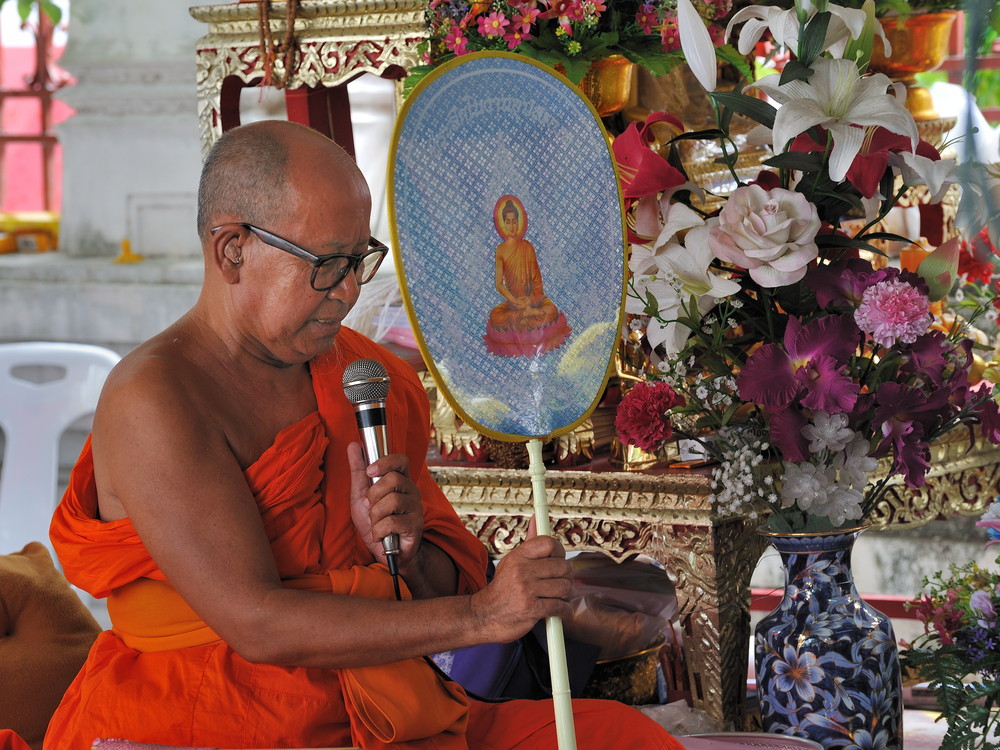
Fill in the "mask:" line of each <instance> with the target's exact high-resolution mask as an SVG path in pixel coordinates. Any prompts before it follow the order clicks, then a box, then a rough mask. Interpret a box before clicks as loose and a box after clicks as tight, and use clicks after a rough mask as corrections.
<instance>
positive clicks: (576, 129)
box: [388, 52, 625, 750]
mask: <svg viewBox="0 0 1000 750" xmlns="http://www.w3.org/2000/svg"><path fill="white" fill-rule="evenodd" d="M388 188H389V218H390V223H391V226H392V235H393V244H394V247H395V250H396V270H397V273H398V275H399V279H400V285H401V287H402V293H403V301H404V304H405V306H406V310H407V313H408V315H409V318H410V322H411V325H412V326H413V329H414V333H415V337H416V340H417V343H418V345H419V347H420V351H421V354H422V355H423V357H424V361H425V363H426V364H427V367H428V368H429V370H430V372H431V374H432V375H433V377H434V380H435V381H436V384H437V387H438V392H439V393H440V394H442V395H443V396H444V398H445V399H447V401H448V403H449V405H450V406H451V407H452V408H453V409H454V410H455V413H456V414H457V415H458V416H459V417H460V418H461V419H463V420H464V421H465V422H466V423H467V424H469V425H470V426H471V427H472V428H473V429H475V430H476V431H477V432H479V433H481V434H483V435H487V436H489V437H492V438H495V439H499V440H506V441H519V442H523V441H525V440H527V445H528V454H529V460H530V464H529V472H530V475H531V484H532V497H533V500H534V510H535V518H536V525H537V529H538V533H539V534H551V533H552V528H551V524H550V521H549V510H548V504H547V501H546V497H545V467H544V464H543V459H542V445H543V443H544V441H545V440H547V439H549V438H552V437H555V436H557V435H560V434H563V433H566V432H569V431H570V430H572V429H573V428H575V427H576V426H578V425H579V424H580V423H581V422H583V421H584V420H585V419H587V417H588V416H589V415H590V413H591V412H592V411H593V409H594V407H595V406H596V405H597V402H598V401H599V400H600V398H601V396H602V394H603V391H604V388H605V386H606V384H607V379H608V375H609V373H610V371H611V367H612V364H613V356H614V351H615V347H616V345H617V342H618V337H619V331H620V327H621V315H622V310H623V299H624V291H625V287H624V284H625V251H624V248H625V234H624V229H625V228H624V220H623V216H624V214H623V211H622V200H621V193H620V190H619V187H618V180H617V178H616V174H615V167H614V161H613V159H612V157H611V153H610V150H609V146H608V138H607V133H606V132H605V130H604V127H603V126H602V124H601V121H600V119H599V118H598V116H597V113H596V111H595V110H594V108H593V106H592V105H591V104H590V102H589V101H588V100H587V99H585V98H584V97H583V96H582V95H581V94H580V93H579V92H578V91H577V90H576V89H575V88H574V87H573V86H572V85H570V84H569V83H568V82H567V81H566V79H565V78H563V77H562V76H559V75H557V74H555V73H554V72H552V71H551V70H550V69H549V68H546V67H544V66H542V65H540V64H538V63H536V62H534V61H533V60H530V59H527V58H525V57H523V56H520V55H514V54H509V53H503V52H489V53H476V54H470V55H465V56H462V57H459V58H456V59H454V60H452V61H450V62H448V63H446V64H444V65H442V66H441V67H439V68H437V69H436V70H434V71H433V72H432V73H430V74H429V75H428V76H427V77H426V78H424V79H423V80H422V81H421V82H420V83H419V84H418V85H417V87H416V88H415V89H414V91H413V92H412V94H411V95H410V96H409V97H408V99H407V100H406V102H405V104H404V106H403V108H402V111H401V112H400V115H399V118H398V120H397V122H396V129H395V133H394V135H393V144H392V151H391V153H390V159H389V174H388ZM546 634H547V637H548V642H549V643H548V645H549V648H548V651H549V666H550V669H551V673H552V692H553V701H554V703H555V712H556V731H557V734H558V738H559V747H560V748H561V750H572V749H573V748H575V747H576V738H575V733H574V730H573V715H572V707H571V704H570V690H569V678H568V674H567V666H566V652H565V645H564V642H563V631H562V623H561V621H560V620H559V619H558V618H549V620H548V621H547V623H546Z"/></svg>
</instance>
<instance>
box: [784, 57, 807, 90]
mask: <svg viewBox="0 0 1000 750" xmlns="http://www.w3.org/2000/svg"><path fill="white" fill-rule="evenodd" d="M812 74H813V69H812V68H809V67H807V66H805V65H803V64H802V63H800V62H799V61H798V60H789V61H788V62H787V63H785V68H784V70H782V71H781V78H780V79H778V85H779V86H784V85H785V84H786V83H788V82H789V81H807V80H809V76H811V75H812Z"/></svg>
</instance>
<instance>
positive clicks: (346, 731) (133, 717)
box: [44, 329, 680, 750]
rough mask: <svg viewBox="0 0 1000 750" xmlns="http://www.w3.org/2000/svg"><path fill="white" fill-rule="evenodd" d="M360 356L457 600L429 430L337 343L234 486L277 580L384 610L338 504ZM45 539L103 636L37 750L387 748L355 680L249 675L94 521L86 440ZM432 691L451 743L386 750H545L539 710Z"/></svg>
mask: <svg viewBox="0 0 1000 750" xmlns="http://www.w3.org/2000/svg"><path fill="white" fill-rule="evenodd" d="M360 357H370V358H374V359H378V360H379V361H381V362H382V363H384V364H385V366H386V369H387V370H388V371H389V374H390V377H391V379H392V387H391V391H390V396H389V398H388V400H387V412H388V424H389V429H390V441H391V442H392V444H393V446H394V448H395V449H396V450H401V449H404V450H405V452H406V453H407V454H408V455H409V457H410V461H411V475H412V476H413V477H415V478H416V480H415V481H416V482H417V485H418V487H419V488H420V491H421V493H422V497H423V502H424V523H425V526H424V536H425V538H426V539H427V540H428V541H430V542H432V543H434V544H435V545H437V546H438V547H440V548H441V549H442V550H444V551H445V552H446V553H447V554H448V555H449V556H450V557H451V559H452V560H453V561H454V562H455V565H456V567H457V569H458V571H459V584H458V589H459V593H466V592H471V591H474V590H476V589H478V588H480V587H481V586H483V585H484V584H485V569H486V555H485V550H484V548H483V546H482V544H481V543H480V542H479V541H478V540H477V539H476V538H475V537H474V536H473V535H472V534H470V533H469V532H468V531H467V530H466V529H465V527H464V526H463V524H462V522H461V521H460V520H459V518H458V517H457V515H456V514H455V512H454V510H453V509H452V508H451V506H450V504H449V503H448V501H447V499H446V498H445V497H444V495H443V493H442V492H441V490H440V489H439V488H438V487H437V486H436V485H435V483H434V480H433V479H432V478H431V476H430V473H429V472H428V471H427V468H426V460H425V458H426V452H427V445H428V439H429V434H428V430H429V415H428V405H427V402H426V396H425V394H424V390H423V388H422V386H421V384H420V381H419V380H418V379H417V377H416V376H415V374H414V373H413V371H412V369H411V368H410V367H409V366H408V365H406V364H405V363H404V362H402V361H401V360H399V359H398V358H396V357H394V356H393V355H391V354H389V353H388V352H387V351H385V350H384V349H382V348H381V347H378V346H377V345H375V344H373V343H372V342H370V341H368V340H367V339H365V338H364V337H362V336H360V335H359V334H357V333H355V332H353V331H350V330H348V329H344V330H343V331H342V332H341V333H340V334H339V335H338V338H337V346H336V348H335V349H334V350H333V351H332V352H331V353H329V354H327V355H324V356H322V357H320V358H318V359H317V360H315V361H314V362H313V363H312V375H313V383H314V390H315V393H316V400H317V404H318V407H319V409H318V411H317V412H316V413H314V414H311V415H309V416H308V417H306V418H305V419H303V420H302V421H300V422H298V423H296V424H294V425H291V426H289V427H287V428H286V429H284V430H282V431H281V432H280V433H279V434H278V435H277V437H276V438H275V441H274V444H273V445H272V446H271V447H270V448H268V450H266V451H265V452H264V454H263V455H261V457H260V458H259V459H258V460H257V461H256V462H255V463H254V464H253V465H252V466H250V467H249V468H248V469H247V470H246V471H245V475H246V479H247V483H248V484H249V486H250V487H251V489H252V491H253V493H254V496H255V498H256V500H257V504H258V507H259V509H260V513H261V519H262V521H263V523H264V526H265V530H266V532H267V534H268V538H269V540H270V543H271V549H272V551H273V553H274V558H275V561H276V563H277V566H278V570H279V573H280V575H281V577H282V580H283V581H285V585H286V586H291V587H297V588H308V589H311V590H326V591H330V590H333V591H337V592H339V593H357V594H361V595H366V596H382V595H387V594H385V593H384V592H382V593H377V592H375V589H377V588H378V587H379V586H382V587H383V588H384V582H385V580H387V576H386V575H385V574H384V572H383V571H384V568H383V567H382V566H380V565H374V564H373V559H372V557H371V554H370V552H369V551H368V549H367V547H365V545H364V543H363V542H362V541H361V539H360V537H359V536H358V534H357V532H356V530H355V528H354V525H353V522H352V521H351V516H350V507H349V501H348V494H349V491H350V483H349V479H348V476H349V472H348V467H347V459H346V447H347V444H348V443H349V442H351V441H352V440H354V439H356V434H357V430H356V427H355V423H354V414H353V408H352V407H351V405H350V404H349V403H348V402H347V399H346V398H345V397H344V394H343V390H342V388H341V376H342V373H343V369H344V367H345V366H346V365H347V364H348V363H350V362H353V361H354V360H355V359H357V358H360ZM404 441H405V445H404ZM51 537H52V540H53V544H54V545H55V547H56V550H57V552H58V554H59V558H60V560H61V562H62V564H63V568H64V571H65V574H66V576H67V578H68V579H69V580H70V581H71V582H73V583H74V584H76V585H77V586H79V587H80V588H82V589H84V590H86V591H89V592H90V593H91V594H93V595H95V596H98V597H104V596H107V597H108V612H109V615H110V616H111V619H112V630H110V631H105V632H104V633H102V634H101V635H100V636H99V637H98V639H97V642H96V643H95V644H94V647H93V648H92V650H91V652H90V655H89V657H88V660H87V662H86V664H85V665H84V667H83V669H82V670H81V671H80V674H79V675H78V676H77V678H76V679H75V680H74V682H73V684H72V685H71V686H70V688H69V690H68V691H67V692H66V695H65V696H64V698H63V701H62V703H61V704H60V706H59V708H58V709H57V711H56V713H55V716H54V717H53V719H52V721H51V723H50V724H49V729H48V732H47V734H46V737H45V744H44V747H45V749H46V750H63V749H65V750H80V749H81V748H88V747H89V746H90V744H91V743H92V742H93V740H94V739H96V738H104V737H114V738H124V739H128V740H133V741H137V742H148V743H159V744H170V745H180V746H189V747H221V748H277V747H338V746H348V745H353V744H360V745H362V746H363V747H364V748H366V750H370V749H373V748H382V747H385V746H386V745H385V744H383V742H382V741H381V740H380V739H378V738H377V737H374V736H372V735H371V734H370V733H366V732H364V731H359V730H358V728H357V726H355V728H354V729H353V731H352V721H351V719H352V713H353V715H354V718H355V719H356V718H357V713H358V710H357V704H356V702H355V701H352V700H350V699H348V700H346V701H345V689H346V690H347V692H348V694H349V695H353V694H354V691H355V689H356V687H357V686H356V685H355V683H354V682H352V680H351V679H350V677H351V676H350V675H347V674H342V673H353V672H354V671H353V670H325V669H314V668H305V667H282V666H276V665H268V664H252V663H250V662H247V661H246V660H244V659H243V658H241V657H240V656H239V655H238V654H236V653H235V652H234V651H233V650H232V649H231V648H230V647H229V646H228V645H227V644H225V643H224V642H223V641H221V640H220V639H219V638H218V637H217V636H216V635H215V634H214V633H213V632H212V631H211V630H210V629H209V628H208V626H207V625H206V624H205V623H204V622H203V621H202V620H201V619H200V618H199V617H198V616H197V614H195V613H194V612H193V611H192V610H191V609H190V608H189V607H187V605H186V603H185V602H184V601H183V600H182V599H181V598H180V596H179V595H178V594H177V593H176V592H175V591H174V589H173V588H172V587H171V586H170V584H169V582H168V581H167V580H166V577H165V576H164V574H163V573H162V572H161V571H160V570H159V568H158V567H157V565H156V562H155V561H154V560H153V559H152V558H151V557H150V555H149V553H148V552H147V551H146V549H145V547H144V545H143V543H142V540H141V539H140V538H139V536H138V535H137V533H136V532H135V529H134V528H133V527H132V524H131V522H130V521H129V520H128V519H122V520H119V521H113V522H109V523H105V522H102V521H100V520H99V519H98V518H97V494H96V488H95V484H94V473H93V456H92V453H91V448H90V442H89V440H88V442H87V444H86V445H85V447H84V449H83V453H82V454H81V456H80V459H79V461H78V462H77V465H76V467H75V468H74V470H73V474H72V477H71V479H70V485H69V487H68V489H67V491H66V494H65V496H64V497H63V499H62V502H61V503H60V505H59V507H58V508H57V510H56V513H55V516H54V517H53V521H52V527H51ZM373 635H374V636H375V637H377V634H373ZM412 661H413V660H409V661H408V662H401V663H400V669H399V670H398V671H395V672H392V668H393V667H394V666H395V665H388V666H387V667H386V668H385V669H387V670H390V671H389V672H388V674H390V675H391V674H395V675H403V674H408V673H409V672H407V671H406V670H408V669H411V668H413V667H414V665H413V663H412ZM365 669H368V668H365ZM372 669H375V668H372ZM361 672H364V670H361ZM423 677H425V675H422V676H421V678H423ZM390 679H391V678H390ZM403 681H405V680H400V681H398V682H403ZM398 682H393V683H392V685H390V686H389V687H391V688H392V690H393V691H398V698H396V699H393V700H392V701H390V702H391V703H393V704H394V705H393V706H391V707H390V708H395V707H396V706H395V704H396V703H398V704H399V705H400V706H401V707H402V708H406V707H407V705H408V703H413V704H416V706H417V708H418V713H419V709H421V708H422V705H423V703H422V702H423V701H424V695H425V694H426V693H425V692H421V691H418V692H417V693H416V694H414V695H409V694H404V693H405V691H404V690H403V686H401V685H399V684H398ZM439 682H440V683H441V685H440V686H437V687H436V690H437V691H438V692H439V693H441V696H439V697H440V701H439V702H438V705H443V706H444V707H445V708H446V709H447V710H449V711H455V705H456V701H457V703H458V704H459V705H460V708H459V709H458V713H457V714H456V716H458V715H459V714H460V716H458V719H457V720H455V721H454V722H452V718H454V717H452V718H449V717H444V721H445V724H448V723H452V731H451V732H450V733H448V734H447V735H445V734H442V735H437V736H435V737H432V738H430V739H424V740H415V741H413V742H404V743H400V744H398V745H391V746H392V747H404V748H411V747H412V748H449V750H450V749H451V748H463V749H464V748H483V750H486V748H490V749H492V748H497V749H500V748H514V747H518V748H525V749H527V748H538V750H543V749H544V750H551V749H552V748H555V729H554V723H553V718H552V708H551V703H550V702H549V701H537V702H536V701H511V702H508V703H480V702H478V701H471V700H469V699H468V698H466V697H465V695H464V692H462V691H461V690H460V688H457V686H454V683H447V684H445V683H444V682H443V681H439ZM445 685H446V686H445ZM442 686H445V687H442ZM445 693H448V695H445ZM393 694H394V695H396V693H393ZM451 699H454V700H451ZM574 710H575V711H576V713H577V716H578V724H577V734H578V736H579V737H580V740H581V744H580V747H581V748H585V747H594V748H602V750H608V749H610V748H614V747H620V748H623V749H624V748H629V750H635V749H636V748H671V749H672V750H679V747H680V746H679V745H678V744H677V743H676V740H674V739H673V738H672V737H670V736H669V735H668V734H667V733H666V732H664V731H663V730H662V729H661V728H660V727H659V726H657V725H656V724H655V723H654V722H652V721H651V720H649V719H647V718H646V717H644V716H642V715H641V714H639V713H638V712H635V711H634V710H632V709H629V708H628V707H625V706H622V705H620V704H616V703H613V702H609V701H579V702H577V705H576V707H575V709H574ZM624 712H627V715H626V714H625V713H624ZM430 713H433V712H430ZM423 718H427V719H428V720H431V721H434V720H437V719H438V718H439V717H436V716H430V717H423ZM356 724H357V722H355V725H356ZM616 743H617V744H616Z"/></svg>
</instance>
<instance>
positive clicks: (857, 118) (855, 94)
mask: <svg viewBox="0 0 1000 750" xmlns="http://www.w3.org/2000/svg"><path fill="white" fill-rule="evenodd" d="M812 67H813V74H812V75H811V76H810V77H809V79H808V80H805V81H802V80H798V81H788V82H787V83H785V84H784V85H779V77H778V76H765V77H764V78H761V79H760V80H759V81H757V82H756V83H754V84H751V86H752V87H756V88H759V89H760V90H761V91H763V92H764V93H766V94H767V95H768V96H770V97H771V98H772V99H774V100H775V101H776V102H778V104H780V105H781V106H780V107H779V108H778V113H777V115H776V116H775V118H774V132H773V133H772V145H773V147H774V150H775V152H776V153H781V152H782V151H784V149H785V147H786V146H787V145H788V142H789V141H790V140H792V139H793V138H794V137H795V136H797V135H798V134H799V133H804V132H805V131H807V130H809V128H811V127H813V126H815V125H820V126H822V127H823V128H825V129H826V130H827V131H828V132H829V133H830V134H831V135H832V136H833V152H832V153H831V154H830V178H831V179H832V180H833V181H834V182H841V181H842V180H843V179H844V177H845V176H846V175H847V170H848V169H850V167H851V164H852V163H853V162H854V158H855V157H856V156H857V155H858V152H859V151H860V150H861V144H862V141H863V140H864V137H865V127H864V126H868V125H871V126H875V125H881V126H882V127H884V128H885V129H886V130H889V131H891V132H893V133H898V134H899V135H903V136H906V137H908V138H909V139H910V141H911V142H912V145H913V148H914V149H916V147H917V143H918V142H919V140H920V137H919V135H918V133H917V124H916V122H914V120H913V115H911V114H910V113H909V112H908V111H907V109H906V107H905V106H903V103H902V102H901V101H900V100H899V99H898V98H897V97H896V95H895V94H896V89H895V88H894V87H893V86H892V81H890V80H889V78H888V77H887V76H885V75H883V74H882V73H873V74H871V75H866V76H862V75H861V74H860V73H859V72H858V68H857V66H856V65H855V64H854V63H853V62H852V61H850V60H830V59H827V58H819V59H817V60H816V61H814V62H813V66H812ZM889 89H892V91H893V93H892V94H889V93H888V91H889ZM858 126H861V127H858Z"/></svg>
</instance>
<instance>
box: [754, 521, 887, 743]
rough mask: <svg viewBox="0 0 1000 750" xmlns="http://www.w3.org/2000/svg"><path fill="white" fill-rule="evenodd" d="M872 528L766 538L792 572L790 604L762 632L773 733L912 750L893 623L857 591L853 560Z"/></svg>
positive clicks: (762, 667)
mask: <svg viewBox="0 0 1000 750" xmlns="http://www.w3.org/2000/svg"><path fill="white" fill-rule="evenodd" d="M862 531H864V527H861V528H855V529H844V530H839V531H835V532H828V533H805V534H780V533H776V532H770V531H763V530H762V531H761V532H760V533H761V534H763V535H764V536H766V537H768V539H769V541H770V542H771V544H772V545H773V546H774V548H775V549H776V550H778V552H779V554H780V555H781V558H782V561H783V562H784V566H785V591H784V596H783V598H782V600H781V603H780V604H779V605H778V607H777V608H776V609H775V610H774V611H773V612H771V613H770V614H769V615H767V616H766V617H764V619H762V620H761V621H760V623H759V624H758V625H757V627H756V629H755V638H754V662H755V666H756V672H757V697H758V702H759V704H760V712H761V719H762V722H763V729H764V731H765V732H775V733H780V734H787V735H794V736H797V737H807V738H809V739H811V740H814V741H816V742H819V743H820V744H821V745H823V747H825V748H827V750H830V749H831V748H837V749H838V750H902V747H903V702H902V685H901V681H900V670H899V652H898V650H897V648H896V636H895V634H894V633H893V630H892V623H891V622H890V620H889V618H888V617H887V616H885V615H884V614H882V613H881V612H879V611H878V610H877V609H875V608H874V607H872V606H870V605H869V604H867V603H866V602H865V601H864V600H863V599H862V598H861V596H860V595H859V594H858V591H857V589H856V588H855V586H854V577H853V574H852V572H851V550H852V549H853V547H854V542H855V540H856V539H857V538H858V536H859V535H860V534H861V532H862Z"/></svg>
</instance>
